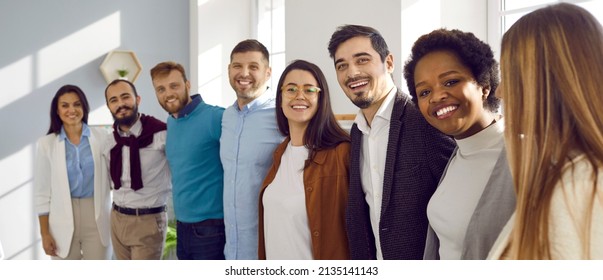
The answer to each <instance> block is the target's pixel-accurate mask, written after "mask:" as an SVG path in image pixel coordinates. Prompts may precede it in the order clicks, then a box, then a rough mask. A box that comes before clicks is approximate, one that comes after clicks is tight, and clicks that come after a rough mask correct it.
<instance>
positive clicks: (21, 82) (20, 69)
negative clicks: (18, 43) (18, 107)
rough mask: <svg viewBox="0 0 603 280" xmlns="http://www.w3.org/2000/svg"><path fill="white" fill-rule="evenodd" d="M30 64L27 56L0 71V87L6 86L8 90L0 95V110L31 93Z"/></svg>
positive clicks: (30, 59)
mask: <svg viewBox="0 0 603 280" xmlns="http://www.w3.org/2000/svg"><path fill="white" fill-rule="evenodd" d="M32 63H33V60H32V57H31V55H28V56H26V57H24V58H22V59H20V60H18V61H16V62H14V63H12V64H10V65H8V66H5V67H3V68H2V69H0V85H5V86H8V88H9V89H10V90H9V91H8V92H5V93H3V94H0V109H2V108H3V107H4V106H7V105H9V104H10V103H12V102H14V101H17V100H18V99H20V98H21V97H24V96H26V95H27V94H29V93H30V92H31V91H32V89H33V88H32V87H33V77H32V67H33V65H32Z"/></svg>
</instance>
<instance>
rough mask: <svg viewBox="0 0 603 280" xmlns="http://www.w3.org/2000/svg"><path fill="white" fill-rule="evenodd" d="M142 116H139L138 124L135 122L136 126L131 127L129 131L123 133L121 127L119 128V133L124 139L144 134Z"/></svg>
mask: <svg viewBox="0 0 603 280" xmlns="http://www.w3.org/2000/svg"><path fill="white" fill-rule="evenodd" d="M140 116H141V115H140V114H138V119H137V120H136V122H134V124H133V125H132V126H131V127H130V130H129V131H122V130H121V129H120V128H119V125H118V126H117V132H118V133H119V136H122V137H128V136H130V135H134V136H136V137H138V136H140V133H141V132H142V122H141V121H140Z"/></svg>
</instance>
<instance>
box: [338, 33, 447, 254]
mask: <svg viewBox="0 0 603 280" xmlns="http://www.w3.org/2000/svg"><path fill="white" fill-rule="evenodd" d="M328 50H329V54H330V56H331V58H333V62H334V65H335V72H336V74H337V81H338V82H339V86H340V87H341V89H342V90H343V92H344V93H345V94H346V95H347V97H348V98H349V99H350V101H352V103H354V105H356V106H357V107H358V108H360V111H359V112H358V114H357V115H356V119H355V120H354V124H353V125H352V129H351V133H350V136H351V138H352V149H351V155H350V186H349V195H348V205H347V207H346V229H347V234H348V241H349V244H350V254H351V257H352V259H422V258H423V249H424V248H425V237H426V235H427V225H428V222H427V202H428V201H429V198H430V197H431V195H432V194H433V192H434V191H435V189H436V187H437V185H438V182H439V180H440V176H441V175H442V173H443V171H444V167H445V166H446V163H447V162H448V158H449V157H450V155H451V154H452V151H453V149H454V146H455V144H454V142H453V141H452V139H451V138H450V137H448V136H446V135H444V134H442V133H441V132H439V131H438V130H437V129H435V128H433V127H432V126H431V125H429V124H428V123H427V122H426V121H425V119H424V118H423V116H422V115H421V112H419V109H418V108H417V107H416V106H415V104H414V103H413V102H412V100H411V98H410V96H408V95H407V94H405V93H402V91H401V90H400V89H398V88H397V87H396V85H395V84H394V79H393V76H392V73H393V72H394V57H393V55H392V54H391V53H390V51H389V49H388V47H387V43H386V42H385V39H384V38H383V37H382V36H381V34H380V33H379V31H377V30H375V29H374V28H371V27H368V26H360V25H344V26H341V27H339V28H338V29H337V30H336V31H335V33H333V35H332V36H331V40H330V41H329V46H328Z"/></svg>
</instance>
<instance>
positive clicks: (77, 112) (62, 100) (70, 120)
mask: <svg viewBox="0 0 603 280" xmlns="http://www.w3.org/2000/svg"><path fill="white" fill-rule="evenodd" d="M57 106H58V108H57V114H58V115H59V118H61V121H62V122H63V125H64V126H70V125H71V126H72V125H80V124H81V123H82V118H83V117H84V109H83V106H82V101H81V100H80V98H79V97H78V95H77V94H76V93H75V92H68V93H65V94H63V95H61V96H59V100H58V102H57Z"/></svg>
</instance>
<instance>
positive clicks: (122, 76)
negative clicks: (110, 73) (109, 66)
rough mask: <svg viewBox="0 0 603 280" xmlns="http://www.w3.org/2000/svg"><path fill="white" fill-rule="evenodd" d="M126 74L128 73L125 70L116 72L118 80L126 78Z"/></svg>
mask: <svg viewBox="0 0 603 280" xmlns="http://www.w3.org/2000/svg"><path fill="white" fill-rule="evenodd" d="M128 73H130V72H129V71H128V69H126V68H122V69H119V70H117V75H119V77H120V78H125V77H126V76H128Z"/></svg>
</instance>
